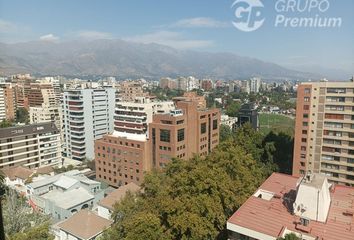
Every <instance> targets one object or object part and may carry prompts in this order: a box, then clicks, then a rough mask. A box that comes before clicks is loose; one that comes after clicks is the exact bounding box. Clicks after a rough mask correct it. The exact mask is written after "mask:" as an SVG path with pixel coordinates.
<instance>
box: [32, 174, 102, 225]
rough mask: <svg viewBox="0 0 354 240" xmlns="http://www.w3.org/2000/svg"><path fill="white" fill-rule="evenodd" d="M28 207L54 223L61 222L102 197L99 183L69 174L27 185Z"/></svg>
mask: <svg viewBox="0 0 354 240" xmlns="http://www.w3.org/2000/svg"><path fill="white" fill-rule="evenodd" d="M27 193H28V196H29V199H30V204H31V205H32V207H33V208H35V209H36V210H38V211H40V212H43V213H45V214H48V215H50V216H51V217H52V218H53V219H55V220H64V219H67V218H69V217H70V216H72V215H73V214H75V213H77V212H78V211H80V210H81V209H88V208H90V209H92V207H93V206H94V205H95V204H96V203H97V202H98V201H100V200H101V199H102V198H103V197H104V191H103V190H101V183H100V182H97V181H93V180H90V179H88V178H87V177H85V176H84V175H83V174H82V173H81V172H78V171H73V172H68V173H64V174H59V175H54V176H50V177H47V178H44V179H43V180H38V181H35V182H33V183H30V184H29V185H27Z"/></svg>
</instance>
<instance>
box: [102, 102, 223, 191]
mask: <svg viewBox="0 0 354 240" xmlns="http://www.w3.org/2000/svg"><path fill="white" fill-rule="evenodd" d="M176 108H177V109H178V110H170V111H169V112H168V113H164V114H161V113H160V114H159V113H157V114H154V115H152V117H153V120H152V122H151V123H150V124H149V127H148V138H147V136H146V135H145V134H135V133H129V132H121V131H115V132H114V134H112V135H107V136H105V137H104V138H103V139H101V140H98V141H96V142H95V153H96V158H95V161H96V177H97V179H100V180H102V181H105V182H107V183H108V184H110V185H112V186H115V187H119V186H121V185H125V184H128V183H130V182H134V183H135V184H137V185H140V184H141V183H142V181H143V178H144V174H145V172H148V171H151V170H152V169H153V168H163V167H164V166H165V165H166V164H167V163H168V162H170V160H171V159H172V158H173V157H179V158H182V159H189V158H191V157H192V156H193V154H199V155H201V156H205V155H207V154H208V153H209V152H210V151H211V150H212V149H213V148H214V147H216V146H217V145H218V143H219V124H220V112H219V110H217V109H199V108H198V103H197V102H195V101H184V100H180V101H176Z"/></svg>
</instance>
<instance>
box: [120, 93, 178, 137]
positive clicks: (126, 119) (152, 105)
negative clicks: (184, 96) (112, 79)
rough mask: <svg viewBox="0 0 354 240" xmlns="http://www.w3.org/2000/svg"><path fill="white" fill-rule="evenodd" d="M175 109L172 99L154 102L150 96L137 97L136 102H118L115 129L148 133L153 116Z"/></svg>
mask: <svg viewBox="0 0 354 240" xmlns="http://www.w3.org/2000/svg"><path fill="white" fill-rule="evenodd" d="M172 109H174V104H173V102H171V101H166V102H154V101H152V100H150V98H146V97H137V98H135V100H134V102H117V103H116V109H115V117H114V130H115V131H118V132H125V133H133V134H147V130H148V124H149V123H150V122H152V116H153V115H154V114H158V113H167V112H169V111H170V110H172Z"/></svg>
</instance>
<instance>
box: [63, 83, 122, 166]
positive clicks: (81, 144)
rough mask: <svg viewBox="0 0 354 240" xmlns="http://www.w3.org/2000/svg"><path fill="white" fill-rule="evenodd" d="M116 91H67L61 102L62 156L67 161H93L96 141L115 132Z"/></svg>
mask: <svg viewBox="0 0 354 240" xmlns="http://www.w3.org/2000/svg"><path fill="white" fill-rule="evenodd" d="M114 105H115V89H114V88H96V89H72V90H66V91H64V94H63V100H62V119H63V123H62V124H63V127H62V130H63V139H64V143H63V145H64V146H63V148H64V149H63V152H64V155H65V156H66V157H68V158H72V159H74V160H80V161H82V160H84V159H85V158H87V159H93V158H94V141H95V140H97V139H100V138H102V136H103V135H105V134H107V133H111V132H113V125H114Z"/></svg>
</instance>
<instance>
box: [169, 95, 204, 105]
mask: <svg viewBox="0 0 354 240" xmlns="http://www.w3.org/2000/svg"><path fill="white" fill-rule="evenodd" d="M172 100H173V101H193V102H197V106H198V108H200V109H205V108H206V100H205V97H204V96H198V94H197V93H196V92H185V93H184V94H183V96H182V97H175V98H173V99H172Z"/></svg>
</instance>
